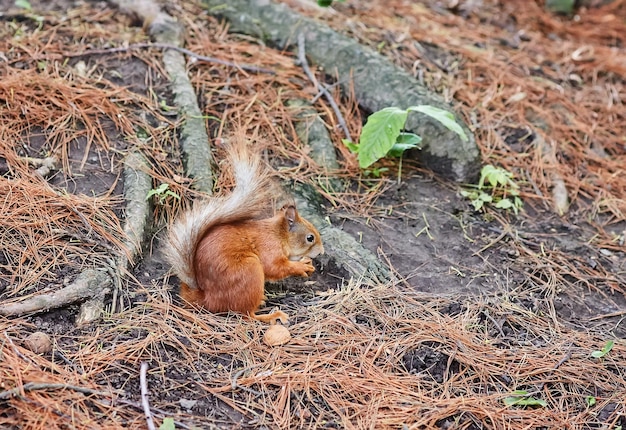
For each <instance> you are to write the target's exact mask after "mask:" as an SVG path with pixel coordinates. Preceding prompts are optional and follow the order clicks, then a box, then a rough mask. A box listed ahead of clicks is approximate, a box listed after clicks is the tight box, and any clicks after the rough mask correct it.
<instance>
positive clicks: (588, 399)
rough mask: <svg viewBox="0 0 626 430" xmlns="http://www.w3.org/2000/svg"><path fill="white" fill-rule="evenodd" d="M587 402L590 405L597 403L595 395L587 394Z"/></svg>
mask: <svg viewBox="0 0 626 430" xmlns="http://www.w3.org/2000/svg"><path fill="white" fill-rule="evenodd" d="M585 402H586V403H587V406H588V407H592V406H593V405H595V404H596V398H595V397H593V396H587V397H585Z"/></svg>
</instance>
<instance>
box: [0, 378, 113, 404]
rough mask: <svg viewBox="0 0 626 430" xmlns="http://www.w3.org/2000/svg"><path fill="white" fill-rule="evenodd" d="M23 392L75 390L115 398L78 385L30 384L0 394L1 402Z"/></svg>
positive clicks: (109, 394) (110, 394)
mask: <svg viewBox="0 0 626 430" xmlns="http://www.w3.org/2000/svg"><path fill="white" fill-rule="evenodd" d="M22 390H23V391H35V390H73V391H77V392H79V393H83V394H93V395H96V396H106V397H113V393H107V392H104V391H98V390H93V389H91V388H87V387H80V386H78V385H69V384H53V383H47V382H28V383H26V384H24V385H22V386H20V387H15V388H12V389H10V390H6V391H2V392H0V400H5V399H9V398H11V397H15V396H19V395H20V393H21V392H22Z"/></svg>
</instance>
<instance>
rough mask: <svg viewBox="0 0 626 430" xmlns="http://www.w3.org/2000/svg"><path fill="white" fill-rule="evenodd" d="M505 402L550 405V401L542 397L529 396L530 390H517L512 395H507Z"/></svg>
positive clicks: (509, 403)
mask: <svg viewBox="0 0 626 430" xmlns="http://www.w3.org/2000/svg"><path fill="white" fill-rule="evenodd" d="M503 402H504V404H505V405H506V406H513V405H518V406H542V407H544V408H545V407H546V406H548V403H547V402H546V401H545V400H542V399H536V398H534V397H529V396H528V392H527V391H524V390H516V391H513V392H512V393H511V396H509V397H505V398H504V399H503Z"/></svg>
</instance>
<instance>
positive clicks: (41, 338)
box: [24, 331, 52, 354]
mask: <svg viewBox="0 0 626 430" xmlns="http://www.w3.org/2000/svg"><path fill="white" fill-rule="evenodd" d="M24 344H25V345H26V348H28V349H30V350H31V351H33V352H34V353H35V354H44V353H46V352H50V351H52V340H51V339H50V336H48V335H47V334H45V333H43V332H41V331H36V332H35V333H33V334H31V335H30V336H28V337H27V338H26V340H25V341H24Z"/></svg>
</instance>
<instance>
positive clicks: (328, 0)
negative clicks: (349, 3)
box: [317, 0, 346, 7]
mask: <svg viewBox="0 0 626 430" xmlns="http://www.w3.org/2000/svg"><path fill="white" fill-rule="evenodd" d="M337 1H338V2H342V3H343V2H344V1H346V0H337ZM332 3H333V0H317V5H318V6H321V7H328V6H330V5H331V4H332Z"/></svg>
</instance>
